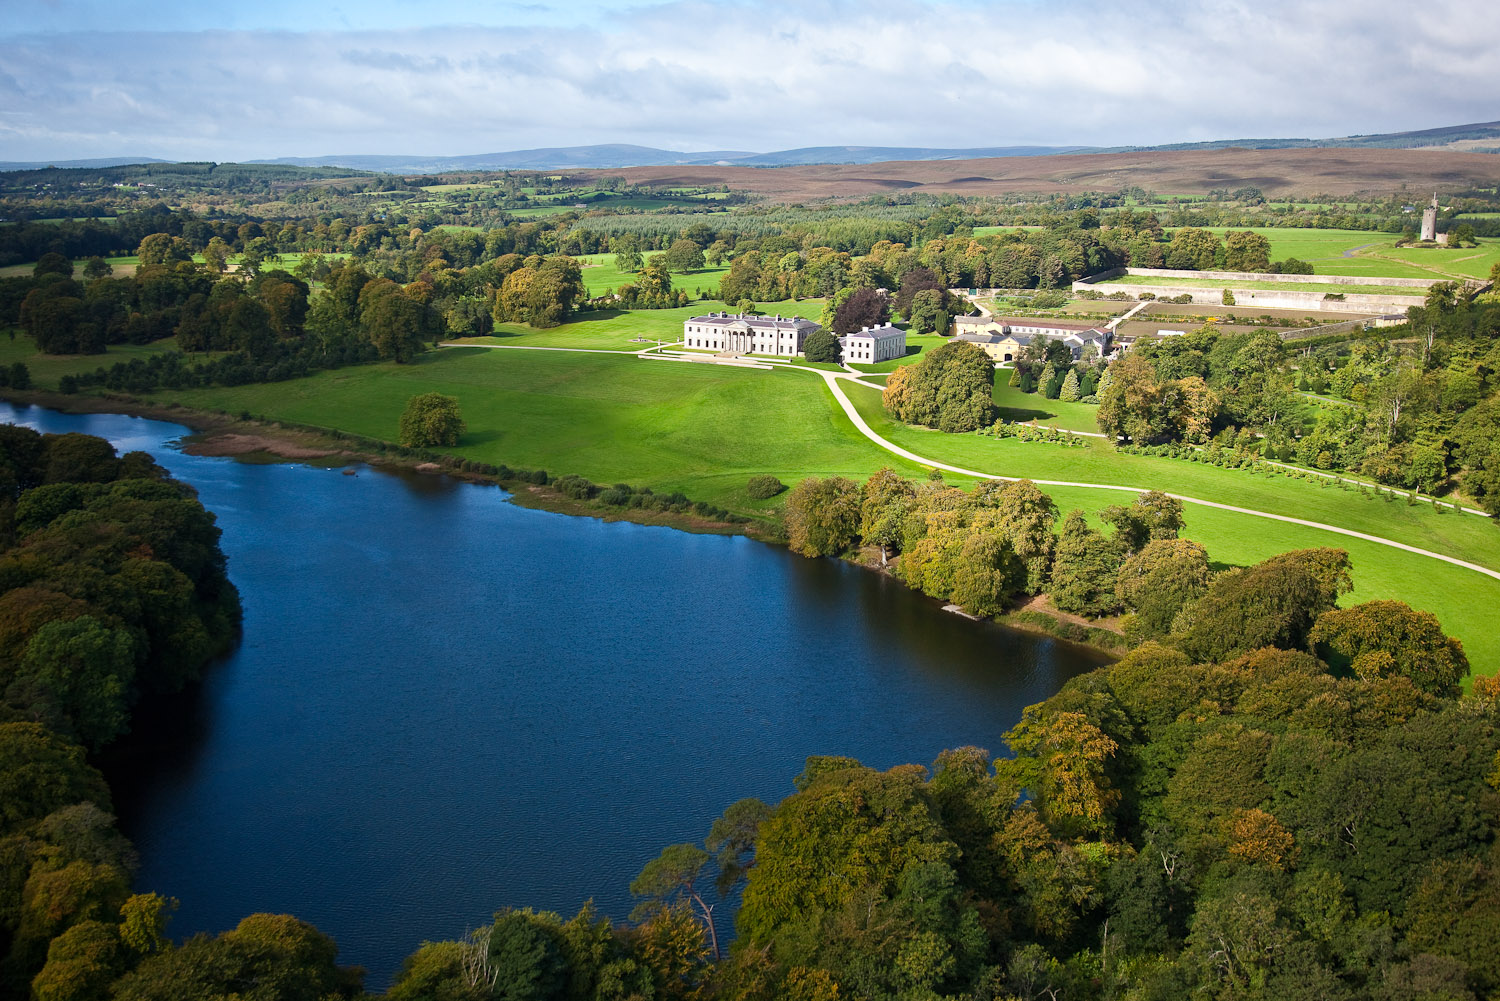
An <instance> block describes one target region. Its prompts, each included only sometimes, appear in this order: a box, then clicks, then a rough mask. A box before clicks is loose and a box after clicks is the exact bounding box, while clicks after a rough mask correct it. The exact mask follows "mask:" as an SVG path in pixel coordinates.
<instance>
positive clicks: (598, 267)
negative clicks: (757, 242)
mask: <svg viewBox="0 0 1500 1001" xmlns="http://www.w3.org/2000/svg"><path fill="white" fill-rule="evenodd" d="M651 253H657V251H651V252H650V253H647V254H642V255H641V256H642V258H646V257H649V256H650V255H651ZM577 260H578V263H579V264H581V265H583V285H584V288H586V289H588V293H589V295H603V294H604V291H605V290H606V289H618V288H619V287H620V286H621V285H628V284H631V283H632V282H634V281H635V280H636V277H637V276H636V274H634V273H633V272H629V271H621V270H620V269H619V268H617V267H615V255H614V254H580V255H579V256H578V258H577ZM728 272H729V266H728V265H723V266H720V267H708V268H702V269H699V270H697V271H674V272H673V273H672V287H673V288H674V289H685V290H687V292H688V294H689V295H692V294H693V293H694V291H695V290H699V289H701V290H702V292H703V294H704V295H707V296H714V295H717V294H718V291H719V279H720V278H722V277H723V276H724V275H725V274H727V273H728Z"/></svg>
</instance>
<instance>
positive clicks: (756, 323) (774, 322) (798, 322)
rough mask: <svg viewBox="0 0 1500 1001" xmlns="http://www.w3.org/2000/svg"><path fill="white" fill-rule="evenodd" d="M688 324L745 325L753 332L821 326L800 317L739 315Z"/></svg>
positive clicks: (719, 315) (710, 317) (703, 318)
mask: <svg viewBox="0 0 1500 1001" xmlns="http://www.w3.org/2000/svg"><path fill="white" fill-rule="evenodd" d="M687 322H688V323H697V324H701V325H702V326H705V327H730V326H736V325H743V326H746V327H749V328H750V329H751V330H798V329H802V328H806V327H817V326H819V325H820V324H817V323H815V322H813V321H812V320H808V319H804V318H803V317H800V316H781V315H780V314H778V315H776V316H744V315H741V314H739V313H709V314H708V315H707V316H694V317H692V318H691V319H689V320H688V321H687Z"/></svg>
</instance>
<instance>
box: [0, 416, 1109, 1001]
mask: <svg viewBox="0 0 1500 1001" xmlns="http://www.w3.org/2000/svg"><path fill="white" fill-rule="evenodd" d="M6 419H8V420H12V421H14V422H16V423H26V424H31V425H32V426H35V427H38V428H39V429H41V430H48V431H83V432H86V433H89V434H98V435H101V436H103V437H106V438H109V439H111V440H112V441H114V442H115V443H116V444H117V446H118V447H119V448H120V449H121V450H129V449H145V450H147V451H150V452H152V453H153V454H154V455H155V456H156V458H157V460H158V461H159V462H161V463H162V464H163V465H165V466H166V467H167V468H169V469H170V470H171V471H172V473H173V475H175V476H177V477H179V478H181V479H183V480H185V481H187V482H189V483H191V484H193V486H195V487H196V488H197V489H198V491H199V494H200V496H201V497H202V499H203V502H204V504H206V505H207V506H208V508H209V509H210V510H212V511H214V512H215V513H216V514H217V515H218V518H219V524H220V526H221V527H222V528H223V530H224V540H223V545H224V549H225V552H226V553H227V554H228V555H229V560H230V576H231V578H232V579H233V580H234V582H235V583H236V585H238V587H239V588H240V592H241V594H242V596H243V599H244V604H245V638H244V642H243V644H242V645H241V647H240V649H239V650H238V651H237V652H236V653H235V654H234V655H232V656H231V657H230V658H228V659H227V660H226V661H225V662H224V663H223V664H221V665H219V666H218V667H216V668H215V669H214V670H213V671H212V672H211V674H210V676H209V677H208V679H207V680H206V682H205V683H204V684H203V685H202V686H201V687H200V688H198V689H196V690H195V691H193V692H190V693H187V694H185V695H184V696H182V697H181V698H179V699H177V700H174V701H172V702H163V703H158V704H156V705H154V706H151V707H148V708H147V709H146V710H144V711H143V712H142V713H141V714H140V716H139V717H138V723H137V727H136V733H135V734H134V735H133V736H132V737H131V738H130V739H129V740H128V741H127V742H126V744H125V745H124V746H123V747H121V748H119V749H118V750H117V751H116V752H115V753H114V754H113V755H112V756H111V761H110V762H109V763H108V764H109V766H110V767H109V771H110V774H111V780H112V782H113V784H114V788H115V790H116V799H117V807H118V809H119V812H120V815H121V822H122V826H123V828H124V829H125V831H126V833H127V834H129V836H130V837H131V838H132V839H133V840H134V841H135V843H136V846H137V848H138V849H139V850H140V853H141V858H142V867H141V873H140V876H139V879H138V884H139V886H140V887H141V888H142V889H149V890H155V891H158V892H161V893H165V894H169V895H172V896H176V897H179V898H180V899H181V901H182V907H181V910H180V911H179V912H178V914H177V917H176V919H175V921H174V923H173V926H172V930H173V932H174V934H176V935H178V936H184V935H187V934H191V933H193V932H197V931H210V932H213V931H219V930H223V929H225V928H229V927H232V926H233V925H234V924H235V923H236V922H237V921H238V919H239V918H240V917H242V916H244V915H245V914H248V913H251V912H254V911H276V912H282V911H285V912H291V913H295V914H297V915H298V916H299V917H302V918H304V919H306V920H309V921H312V922H313V923H315V924H317V925H318V926H319V927H320V928H322V929H323V930H324V931H326V932H328V933H329V934H331V935H333V936H334V937H335V938H336V939H337V940H338V942H339V944H340V946H341V954H340V956H341V960H342V961H343V962H348V963H358V964H361V965H364V966H366V967H368V968H369V969H370V970H371V972H372V976H371V984H372V986H379V985H381V984H383V983H385V982H387V981H388V978H389V977H390V976H391V975H392V974H393V973H394V972H395V970H396V969H397V968H398V966H399V964H400V961H401V959H402V957H404V956H405V955H406V954H407V953H408V952H410V951H411V950H412V949H414V948H415V947H416V946H417V945H418V944H419V943H420V942H421V941H423V940H424V939H439V938H445V937H454V936H457V935H461V934H462V933H463V932H464V930H465V929H466V928H469V927H473V926H475V925H478V924H480V923H483V922H485V921H486V920H488V918H489V916H490V914H491V913H492V912H493V911H495V910H496V909H498V908H500V907H505V906H535V907H538V908H543V909H550V910H557V911H560V912H563V913H564V914H571V913H572V912H573V911H574V910H576V908H577V907H578V906H579V905H580V904H581V903H582V902H583V901H584V900H586V899H589V898H593V899H594V900H595V902H596V903H597V904H598V906H599V908H600V909H601V910H602V911H603V912H604V913H607V914H610V915H613V916H615V917H617V918H622V917H624V916H625V915H626V914H627V913H628V912H629V910H630V906H631V901H630V900H629V894H628V890H627V886H628V884H629V882H630V880H631V878H632V877H633V876H634V875H635V873H636V872H637V871H638V870H639V868H640V866H641V865H642V864H644V863H645V862H646V861H647V860H649V859H650V858H651V857H653V856H654V855H655V854H656V853H657V851H659V850H660V848H661V847H662V846H664V845H667V844H671V843H674V842H679V841H692V840H698V839H701V838H702V837H703V835H704V834H705V833H706V832H707V829H708V826H709V824H710V823H711V822H712V820H713V818H714V817H715V816H717V815H718V813H719V812H720V811H721V810H722V809H723V808H724V807H725V806H726V805H728V804H729V803H731V802H733V801H734V800H736V799H739V798H741V797H744V796H759V797H761V798H763V799H766V800H768V801H772V802H774V801H775V800H777V799H780V798H781V797H782V796H784V795H786V794H787V793H788V792H790V791H791V780H792V778H793V776H795V775H796V774H797V772H798V771H800V770H801V767H802V762H803V760H804V759H805V758H806V757H807V756H808V755H810V754H847V755H852V756H854V757H857V758H859V759H861V760H862V761H864V762H866V763H867V764H870V765H873V766H876V767H881V768H886V767H890V766H892V765H896V764H901V763H904V762H920V763H928V762H931V761H932V760H933V758H934V757H936V755H937V753H938V752H939V751H941V750H942V749H943V748H945V747H956V746H959V745H963V744H978V745H981V746H984V747H989V748H991V749H992V750H996V751H999V750H1000V749H1001V747H1002V744H1001V735H1002V734H1003V733H1004V732H1005V731H1006V730H1007V729H1008V728H1009V727H1010V726H1011V725H1012V724H1013V723H1014V722H1015V721H1016V720H1017V719H1018V718H1019V716H1020V712H1021V710H1022V709H1023V708H1024V707H1025V706H1027V705H1029V704H1031V703H1033V702H1038V701H1041V700H1042V699H1044V698H1046V697H1047V696H1049V695H1051V694H1052V693H1053V692H1055V691H1056V690H1057V688H1058V687H1059V686H1060V685H1061V684H1062V683H1063V681H1065V680H1066V679H1067V678H1069V677H1071V676H1072V675H1074V674H1077V673H1079V672H1081V671H1085V670H1088V669H1090V668H1092V667H1094V666H1096V665H1097V664H1098V663H1100V660H1099V659H1098V658H1096V657H1095V656H1094V655H1092V654H1090V653H1088V652H1085V651H1081V650H1078V649H1076V648H1072V647H1069V646H1066V645H1063V644H1058V643H1055V642H1052V641H1050V640H1045V639H1039V638H1035V637H1031V636H1028V635H1024V634H1019V633H1015V632H1012V631H1009V630H1005V629H1002V628H1000V627H997V626H993V625H987V624H978V623H972V622H969V621H967V620H964V619H961V618H958V617H956V616H953V615H950V614H948V613H945V612H943V611H942V610H941V609H940V608H939V607H938V606H937V605H936V604H935V603H933V602H931V601H929V600H927V599H925V598H922V597H920V596H918V595H914V594H912V593H911V592H909V591H908V590H906V588H905V587H903V586H902V585H901V584H900V583H899V582H897V581H893V580H889V579H887V578H884V577H881V576H879V575H876V574H872V573H869V572H866V571H863V570H860V569H858V568H855V567H851V566H848V565H845V564H841V563H837V562H834V561H830V560H804V559H801V558H798V557H795V556H792V555H790V554H789V553H787V552H785V551H784V550H780V549H776V548H772V547H768V546H764V545H760V544H758V543H754V542H750V541H748V540H746V539H743V538H725V537H721V536H699V535H688V534H685V533H681V532H676V531H672V530H670V529H664V528H648V527H642V526H638V525H631V524H625V523H616V524H604V523H602V522H599V521H595V520H591V519H585V518H569V517H564V516H561V515H555V514H549V513H546V512H541V511H532V510H526V509H523V508H519V507H515V506H513V505H510V504H507V503H505V495H504V494H503V493H502V492H501V491H499V490H496V489H494V488H488V487H480V486H474V485H469V484H460V483H455V482H453V481H451V480H446V479H442V478H437V477H424V476H414V477H397V476H393V475H387V474H383V473H378V472H375V471H372V470H369V469H366V468H361V469H360V470H359V475H358V476H346V475H342V473H341V471H339V470H323V469H315V468H311V467H305V466H290V465H247V464H242V463H236V462H234V461H232V460H226V459H213V458H202V457H194V456H188V455H184V454H183V453H181V452H180V451H177V450H175V449H174V448H173V447H172V445H171V443H172V442H173V441H174V440H175V439H176V438H177V437H179V436H180V435H182V434H183V433H184V429H182V428H180V427H178V426H176V425H171V424H164V423H160V422H153V421H145V420H140V419H136V418H127V417H120V416H115V415H83V416H68V415H62V414H56V413H52V412H49V411H43V410H39V409H35V408H32V409H22V410H15V409H12V408H8V407H3V406H0V420H6ZM727 921H728V918H727V916H726V928H727Z"/></svg>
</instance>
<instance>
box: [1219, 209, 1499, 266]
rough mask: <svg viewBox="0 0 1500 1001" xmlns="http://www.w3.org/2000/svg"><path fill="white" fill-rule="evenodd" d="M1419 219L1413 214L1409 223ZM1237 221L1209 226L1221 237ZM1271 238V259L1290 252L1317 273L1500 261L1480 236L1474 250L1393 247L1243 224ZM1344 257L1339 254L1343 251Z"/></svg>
mask: <svg viewBox="0 0 1500 1001" xmlns="http://www.w3.org/2000/svg"><path fill="white" fill-rule="evenodd" d="M1418 221H1419V220H1418V219H1415V218H1414V219H1413V220H1412V225H1413V226H1415V225H1416V224H1417V222H1418ZM1245 228H1247V227H1243V226H1212V227H1209V230H1210V232H1213V233H1216V234H1218V235H1219V236H1220V237H1222V236H1223V235H1224V234H1225V233H1227V232H1229V231H1231V230H1243V229H1245ZM1248 228H1250V229H1253V230H1254V231H1255V232H1257V233H1260V234H1262V235H1264V236H1265V237H1266V238H1267V239H1269V240H1270V241H1271V260H1273V261H1281V260H1285V259H1286V258H1288V257H1295V258H1297V259H1298V260H1301V261H1307V262H1308V263H1309V264H1311V265H1312V266H1313V270H1314V272H1316V273H1317V274H1320V275H1354V276H1369V277H1372V278H1442V277H1445V276H1467V277H1470V278H1483V277H1487V276H1488V275H1489V271H1490V266H1491V265H1492V264H1494V263H1495V262H1497V261H1500V240H1494V239H1484V240H1480V241H1479V247H1478V248H1477V249H1468V250H1449V249H1447V248H1446V247H1436V248H1433V247H1429V248H1424V249H1416V248H1402V249H1400V250H1397V249H1396V237H1395V236H1393V235H1391V234H1389V233H1374V232H1371V231H1369V230H1358V229H1275V228H1270V227H1265V226H1255V227H1248ZM1346 254H1347V255H1348V256H1345V255H1346Z"/></svg>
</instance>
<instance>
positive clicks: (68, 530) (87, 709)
mask: <svg viewBox="0 0 1500 1001" xmlns="http://www.w3.org/2000/svg"><path fill="white" fill-rule="evenodd" d="M0 547H3V549H0V860H3V864H0V993H3V994H4V995H5V996H7V997H26V996H28V991H27V987H28V985H30V986H31V988H32V990H33V991H34V992H35V993H34V994H33V995H31V996H35V997H39V998H40V997H47V998H84V997H93V996H100V995H99V993H98V991H99V990H100V989H101V988H100V987H99V986H98V985H97V984H95V986H90V987H87V988H86V989H85V988H81V987H80V985H79V984H78V982H77V980H76V974H77V971H78V970H79V968H80V964H81V965H82V966H83V967H88V966H90V965H92V964H96V963H104V964H105V969H106V971H107V972H109V973H111V974H113V973H115V972H119V971H121V970H123V969H124V968H125V965H126V964H127V963H128V962H135V961H139V960H141V959H143V958H145V957H146V956H149V955H152V954H154V953H156V952H158V951H160V950H161V949H163V948H164V947H165V945H166V940H165V937H164V934H163V928H164V926H165V922H166V919H167V916H168V914H169V910H170V907H169V904H168V902H167V901H165V900H163V899H162V898H161V897H158V896H156V895H154V894H144V895H131V893H130V877H131V874H132V872H133V869H134V865H135V856H134V853H133V851H132V850H131V848H130V845H129V844H128V843H127V842H126V841H125V839H124V838H123V837H121V835H120V834H119V832H118V831H117V830H116V829H115V826H114V818H113V817H112V816H110V813H109V811H110V799H109V790H108V788H107V787H106V786H105V784H104V781H103V779H102V778H101V777H100V775H99V773H98V772H97V771H96V770H95V769H94V768H93V767H92V766H91V765H90V764H89V763H88V754H89V753H92V752H96V751H98V750H99V749H101V748H103V747H106V746H107V745H109V744H110V742H111V741H113V740H114V739H115V738H117V737H118V736H120V735H121V734H122V733H124V732H126V731H127V730H128V729H129V727H130V717H131V712H132V710H133V708H134V707H135V705H136V703H137V702H138V701H139V700H140V699H142V698H146V697H150V696H153V695H158V694H161V693H170V692H175V691H178V690H180V689H181V688H182V687H183V686H185V685H188V684H191V683H193V682H195V681H196V680H197V679H198V678H199V676H200V674H201V672H202V670H203V668H204V666H205V665H206V664H207V663H208V662H209V661H211V660H212V659H213V658H215V657H217V656H220V655H222V654H223V653H225V652H226V651H227V650H228V649H229V648H230V646H231V645H232V643H233V642H234V640H235V638H236V636H237V633H238V628H239V619H240V605H239V596H238V594H237V593H236V591H235V589H234V586H233V585H232V584H231V583H230V582H229V580H228V578H227V576H226V575H225V561H224V554H223V552H222V551H221V550H220V549H219V530H218V528H217V527H215V525H214V518H213V515H211V514H209V513H208V512H207V511H205V510H204V508H203V506H202V504H200V503H199V502H198V499H197V497H196V495H195V494H194V493H193V491H192V490H191V489H190V488H188V487H186V486H184V485H183V484H181V483H178V482H177V481H175V480H173V479H171V478H170V477H168V476H167V474H166V471H165V470H163V469H162V468H161V467H160V466H158V465H157V464H156V463H155V462H154V461H153V460H152V458H151V456H150V455H148V454H146V453H145V452H130V453H127V454H126V455H123V456H120V455H117V454H116V452H115V450H114V449H113V448H112V447H111V446H110V444H109V443H108V442H106V441H104V440H102V439H99V438H95V437H92V436H89V435H82V434H63V435H40V434H37V433H36V432H35V431H31V430H29V429H27V428H21V427H13V426H9V425H6V426H0ZM47 969H50V970H51V972H50V973H48V972H47ZM37 977H40V978H41V979H39V980H34V979H33V978H37ZM97 977H98V974H97V973H96V974H95V979H96V981H97ZM106 983H107V982H106Z"/></svg>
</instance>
